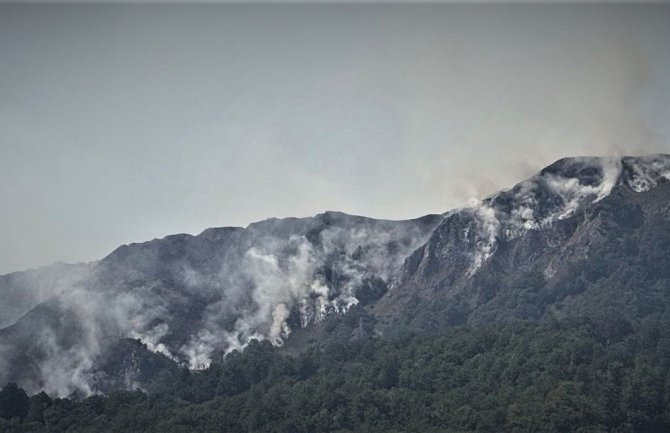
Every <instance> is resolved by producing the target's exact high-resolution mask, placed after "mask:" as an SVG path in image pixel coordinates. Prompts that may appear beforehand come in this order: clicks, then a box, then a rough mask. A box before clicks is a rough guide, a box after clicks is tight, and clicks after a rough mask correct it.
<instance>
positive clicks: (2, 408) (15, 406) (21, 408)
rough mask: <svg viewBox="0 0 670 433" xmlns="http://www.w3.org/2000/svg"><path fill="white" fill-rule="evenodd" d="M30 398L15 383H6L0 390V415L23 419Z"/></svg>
mask: <svg viewBox="0 0 670 433" xmlns="http://www.w3.org/2000/svg"><path fill="white" fill-rule="evenodd" d="M29 407H30V399H29V398H28V395H27V394H26V392H25V391H24V390H23V389H22V388H20V387H19V386H18V385H17V384H15V383H8V384H7V385H5V386H4V387H3V388H2V390H1V391H0V417H2V418H4V419H12V418H19V419H20V420H22V421H23V419H24V418H25V417H26V415H28V408H29Z"/></svg>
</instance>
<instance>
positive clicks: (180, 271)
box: [0, 155, 670, 394]
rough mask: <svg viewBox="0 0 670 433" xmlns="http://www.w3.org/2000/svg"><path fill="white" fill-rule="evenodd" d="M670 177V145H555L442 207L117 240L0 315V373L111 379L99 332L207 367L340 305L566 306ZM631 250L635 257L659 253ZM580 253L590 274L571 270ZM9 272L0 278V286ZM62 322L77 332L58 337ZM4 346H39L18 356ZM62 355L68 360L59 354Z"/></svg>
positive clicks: (360, 322)
mask: <svg viewBox="0 0 670 433" xmlns="http://www.w3.org/2000/svg"><path fill="white" fill-rule="evenodd" d="M668 180H670V156H668V155H651V156H645V157H621V158H596V157H591V158H588V157H579V158H564V159H561V160H558V161H556V162H554V163H553V164H551V165H549V166H547V167H545V168H544V169H542V170H541V171H539V172H538V173H537V174H536V175H535V176H532V177H531V178H529V179H527V180H524V181H522V182H520V183H518V184H517V185H515V186H514V187H512V188H510V189H508V190H503V191H500V192H497V193H494V194H491V195H490V196H488V197H487V198H485V199H483V200H482V201H481V202H479V203H477V204H476V205H474V206H471V207H465V208H459V209H455V210H452V211H449V212H446V213H445V214H442V215H427V216H424V217H420V218H416V219H413V220H401V221H392V220H376V219H372V218H367V217H362V216H354V215H347V214H344V213H341V212H324V213H322V214H318V215H316V216H314V217H306V218H286V219H276V218H271V219H267V220H263V221H259V222H256V223H251V224H249V225H248V226H247V227H246V228H241V227H221V228H210V229H206V230H204V231H202V232H201V233H200V234H198V235H186V234H178V235H170V236H167V237H165V238H162V239H154V240H151V241H148V242H143V243H133V244H129V245H123V246H120V247H119V248H117V249H115V250H114V251H112V252H111V253H110V254H108V255H107V256H105V257H104V258H103V259H101V260H99V261H97V262H93V264H92V265H90V264H89V265H88V266H89V267H90V269H89V268H86V269H85V272H84V273H83V274H82V277H81V278H80V279H77V278H72V280H74V281H72V280H67V279H64V280H63V281H65V283H64V285H65V287H62V289H63V290H62V291H60V292H58V291H57V290H55V291H54V290H52V292H49V291H48V290H47V291H46V293H47V294H48V293H51V294H52V295H55V296H52V297H48V296H46V299H43V298H35V302H36V304H35V306H34V308H33V310H31V311H28V312H27V313H26V314H25V315H24V316H23V321H21V319H19V320H18V321H16V322H15V323H14V324H13V325H11V326H8V327H4V329H0V348H2V349H3V351H2V352H3V353H0V364H3V365H4V366H5V367H7V368H6V369H5V371H6V373H5V376H4V377H0V379H3V380H7V379H11V380H17V381H19V382H20V383H22V384H28V385H27V386H28V388H29V389H32V390H38V389H48V390H49V391H50V392H55V393H57V394H68V393H70V392H72V391H74V390H80V391H83V392H85V393H90V392H94V391H95V389H98V388H99V387H102V388H104V384H100V385H98V384H97V382H96V381H95V380H93V379H94V377H97V376H96V373H95V369H96V365H98V364H99V363H100V356H101V353H104V352H105V347H104V346H105V344H102V343H100V342H101V341H107V340H108V339H112V340H113V339H114V338H118V337H130V338H138V339H140V340H141V341H142V342H143V343H144V344H146V346H147V348H148V350H150V351H152V352H156V353H159V354H163V355H165V356H167V357H168V358H171V359H173V360H175V361H178V362H182V363H184V362H185V363H187V364H188V365H189V366H190V367H191V368H203V367H206V366H208V365H209V363H210V362H211V360H212V359H213V358H216V357H218V356H222V355H223V354H224V353H227V352H229V351H231V350H234V349H237V348H241V347H244V346H245V345H246V344H247V343H248V342H249V341H251V340H253V339H267V340H269V341H271V342H272V343H273V344H275V345H278V346H281V345H283V344H284V342H286V341H287V340H288V341H290V340H291V336H292V335H293V338H294V339H295V340H296V342H297V341H307V340H308V339H312V340H313V339H317V340H318V339H319V338H322V337H323V336H327V335H328V333H329V332H330V331H328V329H330V327H331V325H329V324H328V323H331V322H332V321H331V320H330V318H331V317H332V318H334V320H336V321H337V320H339V319H337V318H338V317H340V316H343V315H344V316H347V314H345V313H347V312H348V311H352V313H351V314H353V316H351V317H357V319H355V320H353V321H351V320H350V319H347V320H348V321H349V322H350V325H347V326H350V328H347V327H346V326H345V327H344V328H341V327H340V328H341V332H340V331H338V332H340V334H341V335H340V337H338V338H345V339H346V338H369V337H371V336H373V335H388V336H391V335H393V334H394V332H397V331H399V330H402V329H407V330H415V331H417V332H434V331H438V330H440V329H443V328H444V327H445V326H454V325H459V324H463V323H471V322H472V323H477V322H496V321H505V320H529V319H530V320H540V319H542V318H543V317H546V316H547V315H552V314H553V315H556V314H559V315H560V314H564V313H562V310H561V309H563V308H565V306H566V305H573V304H574V303H575V302H576V301H575V299H577V298H579V296H582V298H583V296H586V295H583V294H584V293H586V294H589V293H591V292H593V291H597V290H601V291H602V290H605V288H601V287H600V286H599V284H601V283H600V282H599V281H600V280H599V279H594V278H593V277H592V276H590V274H589V272H592V271H591V270H590V269H591V267H593V263H592V262H593V260H594V259H593V257H592V252H593V251H596V250H598V249H603V251H604V250H607V249H608V248H614V246H616V247H617V248H618V247H619V246H618V244H617V243H616V242H618V241H616V240H612V239H610V238H609V237H608V235H609V234H616V235H617V236H622V237H624V238H625V237H626V236H627V237H628V238H626V239H628V240H627V241H626V242H628V243H629V244H630V245H632V246H630V245H629V246H628V247H626V248H633V247H635V246H636V245H638V244H639V243H640V242H642V241H644V242H651V240H650V239H652V238H653V237H654V236H656V237H657V238H658V239H661V240H663V239H665V238H664V237H663V236H661V235H664V234H665V230H666V222H667V220H668V219H670V212H669V211H668V209H670V208H669V207H667V206H665V207H664V205H663V203H664V202H665V203H668V200H670V187H669V186H670V184H669V182H668ZM659 230H660V232H659ZM657 232H658V233H657ZM638 248H639V247H638ZM598 251H599V250H598ZM638 259H639V261H640V264H639V265H636V266H641V267H646V268H649V269H651V268H653V266H655V265H653V264H650V263H647V262H644V260H643V259H644V254H641V255H640V258H638ZM574 267H577V268H579V269H580V271H579V272H582V271H583V272H582V273H584V272H585V273H586V274H584V275H582V273H579V272H578V271H574V272H577V274H575V275H576V276H570V277H568V276H566V275H568V274H570V272H573V271H572V270H571V269H572V268H574ZM580 267H581V268H580ZM669 268H670V267H669ZM509 269H514V270H515V272H510V271H509ZM659 272H660V274H659V275H664V274H663V272H662V271H659ZM587 274H588V275H587ZM570 275H572V274H570ZM573 277H574V278H573ZM3 278H4V277H0V283H2V282H3V281H7V280H6V279H5V280H3ZM13 278H14V279H16V275H15V276H14V277H13ZM599 278H600V279H602V277H599ZM571 279H574V280H575V281H577V282H578V283H574V284H573V282H572V280H571ZM579 281H584V282H581V283H580V282H579ZM22 284H23V286H22V287H30V285H31V284H33V285H34V283H32V282H30V281H27V282H24V283H22ZM575 284H582V285H583V286H584V287H581V286H580V287H576V286H575V287H573V286H574V285H575ZM650 284H651V283H650ZM531 286H532V287H531ZM568 286H569V287H570V288H566V287H568ZM7 287H8V286H7V285H4V286H3V285H2V284H0V290H2V291H3V293H9V292H8V291H7V290H8V288H7ZM49 287H51V286H49ZM529 287H530V288H529ZM645 287H646V286H645ZM650 287H651V286H650ZM10 289H12V290H13V292H17V291H20V289H21V287H13V286H12V287H10ZM527 289H528V290H527ZM649 290H652V289H651V288H650V289H649ZM57 292H58V293H57ZM649 293H651V292H649ZM522 295H523V296H525V297H526V298H527V299H526V298H524V299H521V298H520V296H522ZM654 296H656V295H654ZM511 299H517V300H516V301H515V302H516V304H515V305H508V304H509V303H510V302H511V301H510V300H511ZM21 302H23V304H22V305H23V308H24V309H25V308H26V305H27V304H26V302H27V301H26V300H25V299H24V300H22V301H21ZM595 302H597V300H593V299H590V298H589V299H588V302H586V301H585V304H586V305H592V304H593V303H595ZM659 305H665V304H663V303H662V302H661V303H659ZM584 308H586V307H584ZM617 308H618V307H617ZM354 310H355V311H354ZM56 319H57V320H56ZM326 319H328V320H326ZM7 320H8V319H6V318H5V322H6V321H7ZM349 322H347V323H349ZM40 323H42V325H39V324H40ZM333 323H334V322H333ZM322 324H323V325H322ZM38 325H39V326H38ZM333 326H336V328H337V326H340V325H333ZM343 326H344V325H343ZM34 327H36V328H35V329H36V330H37V332H36V334H35V329H31V328H34ZM57 327H61V328H62V329H67V330H69V331H68V332H69V333H71V334H73V335H80V336H81V338H80V339H79V340H76V339H75V340H73V339H67V338H64V336H62V335H60V334H59V333H58V332H60V331H58V330H57V329H55V328H57ZM340 328H337V329H340ZM59 329H60V328H59ZM312 330H313V331H312ZM31 333H32V334H31ZM31 335H33V337H32V340H33V341H31V337H30V336H31ZM34 335H38V336H39V338H38V339H37V341H34V340H35V338H34ZM307 335H311V337H305V336H307ZM306 339H307V340H306ZM296 344H297V343H296ZM296 344H292V349H295V346H296ZM12 352H21V353H32V354H33V355H34V360H33V361H32V363H28V364H27V365H26V364H25V363H23V362H19V359H18V358H16V357H14V358H12V356H11V355H10V354H8V353H12ZM64 358H67V359H74V360H75V361H74V362H70V363H69V364H68V363H66V364H64V365H60V364H58V363H57V362H54V360H58V359H64ZM103 361H104V360H103ZM56 364H58V365H56ZM56 367H59V368H60V367H63V368H61V369H60V370H59V369H58V368H56ZM46 371H52V372H53V371H56V373H52V376H54V377H57V378H58V380H49V379H48V378H45V376H46ZM7 372H8V373H7ZM73 372H75V373H76V374H75V376H74V377H75V378H76V380H71V381H70V382H68V379H67V378H68V377H72V373H73ZM132 382H133V381H132V380H130V383H132ZM92 384H96V385H92Z"/></svg>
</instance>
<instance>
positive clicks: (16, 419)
mask: <svg viewBox="0 0 670 433" xmlns="http://www.w3.org/2000/svg"><path fill="white" fill-rule="evenodd" d="M359 313H360V312H359ZM359 313H356V312H352V313H350V314H351V315H355V314H359ZM669 335H670V320H668V318H667V317H648V318H646V319H645V320H642V321H639V322H638V323H630V322H628V321H627V320H626V319H624V318H622V317H618V316H602V317H600V318H599V319H593V320H588V319H584V320H566V321H549V322H545V323H515V324H509V325H505V326H499V327H494V326H481V327H456V328H453V329H451V330H449V331H447V332H446V333H441V334H440V335H434V336H430V337H427V336H419V335H406V336H404V337H402V338H398V339H396V340H394V341H388V340H380V339H374V340H369V339H366V340H359V341H355V342H347V343H344V342H333V343H330V344H327V345H324V346H320V347H314V348H312V349H310V350H308V351H306V352H303V353H300V354H298V355H293V354H287V353H285V352H282V351H281V350H279V349H277V348H275V347H272V346H271V345H270V344H269V343H267V342H258V343H253V344H251V345H250V346H248V347H247V348H246V349H245V350H244V351H243V352H242V353H239V352H233V353H232V354H230V355H229V356H227V357H226V358H225V359H224V360H223V361H220V362H216V363H214V364H212V365H211V366H210V367H209V368H208V369H205V370H202V371H189V370H188V369H181V370H179V369H176V370H170V371H168V370H166V371H163V372H162V374H161V375H158V376H157V377H156V378H154V380H152V381H151V382H150V383H147V384H146V385H145V391H139V390H138V391H133V392H131V391H123V392H112V393H110V394H109V395H94V396H91V397H88V398H84V399H78V398H76V397H72V398H62V399H59V398H56V399H52V398H50V397H49V396H47V395H46V394H44V393H40V394H37V395H34V396H32V397H30V399H28V397H27V396H26V395H25V393H24V392H23V391H22V390H21V389H20V388H17V387H16V386H15V385H12V384H9V385H6V386H5V387H4V388H3V389H2V391H1V392H0V413H1V414H2V418H3V419H2V420H1V421H0V431H2V432H41V431H44V432H66V431H67V432H100V431H110V432H185V431H189V432H286V433H300V432H305V433H307V432H333V431H339V432H400V431H403V432H460V431H489V432H497V431H510V432H531V431H532V432H536V431H547V432H604V431H612V432H635V431H638V432H639V431H645V432H662V431H670V337H669Z"/></svg>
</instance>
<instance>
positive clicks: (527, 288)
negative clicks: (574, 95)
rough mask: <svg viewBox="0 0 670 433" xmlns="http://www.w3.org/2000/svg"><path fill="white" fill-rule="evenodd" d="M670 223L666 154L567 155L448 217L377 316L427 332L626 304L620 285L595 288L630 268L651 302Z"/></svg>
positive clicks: (419, 251) (669, 166) (406, 268)
mask: <svg viewBox="0 0 670 433" xmlns="http://www.w3.org/2000/svg"><path fill="white" fill-rule="evenodd" d="M669 223H670V158H669V157H668V156H665V155H657V156H650V157H644V158H631V157H626V158H621V159H618V158H568V159H563V160H560V161H558V162H556V163H554V164H552V165H551V166H549V167H547V168H545V169H544V170H542V171H541V172H540V173H538V174H537V175H536V176H534V177H532V178H530V179H528V180H526V181H524V182H521V183H520V184H518V185H516V186H515V187H513V188H512V189H510V190H508V191H503V192H500V193H498V194H495V195H493V196H491V197H489V198H487V199H485V200H483V201H482V202H481V203H480V204H479V205H478V206H476V207H473V208H467V209H461V210H457V211H454V212H451V213H450V214H448V215H447V216H446V217H445V220H444V221H443V222H442V223H441V224H440V225H439V226H438V227H437V228H436V229H435V230H434V232H433V233H432V235H431V236H430V238H429V239H428V241H427V242H426V244H425V245H423V246H422V247H420V248H419V249H417V250H416V251H415V252H414V253H413V254H412V255H411V256H410V257H409V258H408V259H407V261H406V262H405V264H404V266H403V269H402V271H401V277H400V279H399V282H398V284H397V285H396V286H395V287H394V288H393V289H392V290H390V291H389V292H388V293H386V294H385V295H384V297H383V298H382V299H380V301H379V303H378V305H377V306H376V308H375V314H376V315H378V316H379V318H380V319H381V321H382V322H384V321H386V322H391V321H397V320H403V321H405V322H406V324H407V325H408V326H410V327H411V328H415V329H422V330H426V329H436V328H439V327H440V326H444V325H450V324H458V323H465V322H473V321H475V322H476V321H491V320H495V321H509V320H520V319H521V320H528V319H539V318H542V317H544V316H546V315H548V314H551V315H559V316H560V315H565V314H572V313H576V312H578V311H582V312H586V311H591V310H593V309H594V308H595V307H594V302H598V303H608V304H609V305H612V306H621V302H622V299H624V298H622V294H621V293H618V291H617V290H619V291H620V289H621V285H620V284H609V286H610V287H611V288H612V293H604V292H603V291H604V290H605V288H604V287H601V288H600V289H598V290H599V291H600V292H603V293H601V295H602V296H601V298H599V299H596V297H595V291H596V287H600V286H607V283H606V280H607V279H608V278H614V277H612V275H618V274H620V273H624V272H626V271H631V270H633V269H634V270H635V271H639V273H638V278H637V281H628V282H627V284H629V285H630V284H635V285H636V287H637V288H639V289H640V290H639V291H638V292H637V297H638V298H640V299H641V298H645V297H646V298H645V299H647V300H649V297H648V296H647V295H649V296H652V293H651V291H645V290H643V289H644V288H645V287H648V286H650V285H651V286H653V285H655V284H657V283H658V282H659V281H662V280H663V279H664V278H666V277H667V275H666V274H667V271H665V270H664V268H663V267H662V266H660V263H664V262H667V259H665V257H662V256H663V254H660V252H662V251H670V249H665V250H664V248H670V243H668V236H669V235H670V231H669V229H670V226H669ZM652 239H653V241H652ZM647 245H653V247H652V248H647ZM659 254H660V255H661V257H656V256H658V255H659ZM654 255H656V256H654ZM634 273H635V272H634ZM661 284H664V283H661ZM587 288H588V289H590V290H588V291H587V290H586V289H587ZM652 291H653V290H652ZM654 296H655V295H654ZM606 299H609V300H608V301H605V300H606ZM568 306H569V308H568ZM629 307H631V308H632V305H629ZM566 309H567V310H569V311H567V310H566ZM396 323H397V322H396ZM382 328H384V327H383V326H382Z"/></svg>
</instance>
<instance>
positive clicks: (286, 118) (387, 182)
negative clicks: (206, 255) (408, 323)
mask: <svg viewBox="0 0 670 433" xmlns="http://www.w3.org/2000/svg"><path fill="white" fill-rule="evenodd" d="M669 23H670V6H668V5H655V6H639V5H605V4H603V5H597V6H594V5H591V6H582V5H564V6H546V5H505V6H499V5H457V4H446V5H393V6H390V5H374V6H372V5H329V6H324V5H305V4H302V5H272V6H267V5H266V6H259V5H256V6H241V5H214V6H212V5H209V6H192V5H174V6H149V5H144V6H132V5H67V6H66V5H51V6H49V5H41V6H37V5H32V6H28V5H24V6H10V5H0V185H1V186H0V203H1V207H0V273H5V272H9V271H13V270H20V269H24V268H27V267H33V266H38V265H44V264H48V263H51V262H54V261H57V260H62V261H68V262H73V261H87V260H92V259H97V258H100V257H102V256H104V255H105V254H107V253H108V252H109V251H111V250H112V249H114V248H115V247H116V246H118V245H120V244H122V243H128V242H136V241H143V240H149V239H151V238H154V237H162V236H164V235H167V234H171V233H180V232H187V233H193V234H195V233H198V232H200V231H202V230H203V229H205V228H207V227H211V226H222V225H247V224H248V223H249V222H252V221H255V220H259V219H264V218H267V217H270V216H279V217H281V216H306V215H312V214H315V213H319V212H322V211H324V210H341V211H345V212H349V213H354V214H363V215H369V216H373V217H383V218H394V219H398V218H408V217H415V216H420V215H422V214H426V213H431V212H433V213H435V212H444V211H446V210H449V209H450V208H453V207H457V206H461V205H463V204H464V203H466V202H467V200H468V198H469V197H481V196H483V195H485V194H488V193H490V192H492V191H494V190H496V189H498V188H502V187H508V186H511V185H512V184H513V183H515V182H516V181H519V180H521V179H523V178H524V177H526V176H528V175H530V174H532V173H533V172H534V171H536V170H538V169H539V168H541V167H542V166H543V165H546V164H547V163H549V162H551V161H553V160H555V159H558V158H560V157H563V156H569V155H584V154H594V155H596V154H613V153H616V154H620V153H627V154H639V153H649V152H670V122H669V121H668V119H669V118H670V117H669V115H670V49H669V48H668V47H670V25H669Z"/></svg>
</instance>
